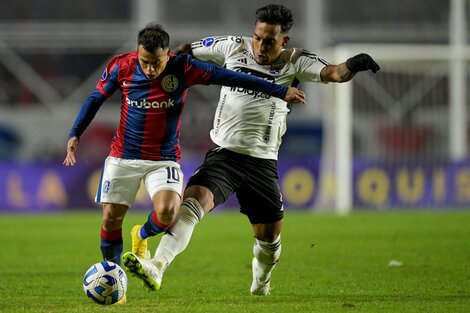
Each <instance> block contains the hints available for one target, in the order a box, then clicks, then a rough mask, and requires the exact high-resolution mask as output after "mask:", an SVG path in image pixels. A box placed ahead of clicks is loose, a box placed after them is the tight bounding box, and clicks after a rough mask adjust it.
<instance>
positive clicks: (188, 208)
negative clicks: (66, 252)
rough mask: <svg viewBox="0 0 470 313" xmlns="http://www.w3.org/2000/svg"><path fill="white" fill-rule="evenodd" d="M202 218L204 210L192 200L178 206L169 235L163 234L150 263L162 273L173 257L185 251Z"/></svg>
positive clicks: (189, 199)
mask: <svg viewBox="0 0 470 313" xmlns="http://www.w3.org/2000/svg"><path fill="white" fill-rule="evenodd" d="M203 216H204V210H203V209H202V206H201V205H200V204H199V202H198V201H197V200H196V199H194V198H188V199H185V200H184V201H183V202H182V203H181V206H180V209H179V212H178V216H177V218H176V222H175V223H174V224H173V226H172V227H171V228H170V229H169V231H170V233H171V234H164V235H163V237H162V239H161V241H160V244H159V245H158V247H157V251H156V252H155V256H154V257H153V259H152V261H153V263H154V264H155V265H156V266H157V268H158V269H159V270H160V271H161V272H162V274H163V272H164V271H165V270H166V268H167V267H168V265H170V263H171V262H173V260H174V259H175V257H176V256H177V255H178V254H180V253H181V252H183V251H184V249H186V247H187V246H188V244H189V240H190V239H191V235H192V233H193V230H194V227H196V225H197V223H199V221H200V220H201V219H202V217H203Z"/></svg>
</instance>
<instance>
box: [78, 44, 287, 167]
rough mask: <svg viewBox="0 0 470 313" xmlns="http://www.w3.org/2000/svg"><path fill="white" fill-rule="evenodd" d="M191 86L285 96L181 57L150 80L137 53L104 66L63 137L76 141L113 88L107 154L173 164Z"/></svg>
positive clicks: (240, 76)
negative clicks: (116, 113) (113, 125)
mask: <svg viewBox="0 0 470 313" xmlns="http://www.w3.org/2000/svg"><path fill="white" fill-rule="evenodd" d="M195 84H205V85H208V84H217V85H227V86H237V87H249V88H250V89H254V90H259V91H262V92H266V93H268V94H271V95H273V96H275V97H278V98H283V97H284V96H285V94H286V92H287V87H283V86H278V85H275V84H272V83H269V82H266V81H263V80H262V79H258V78H254V77H253V76H250V75H245V74H242V73H236V72H233V71H230V70H226V69H223V68H221V67H218V66H216V65H213V64H209V63H205V62H201V61H198V60H196V59H194V58H193V57H192V56H190V55H187V54H181V55H175V54H173V53H171V54H170V58H169V61H168V63H167V65H166V68H165V69H164V71H163V72H162V73H161V74H160V75H159V77H158V78H157V79H155V80H150V79H148V78H147V76H145V74H144V72H143V70H142V68H141V66H140V64H139V60H138V55H137V52H127V53H123V54H120V55H117V56H115V57H114V58H113V59H112V60H111V61H110V62H109V63H108V65H107V67H106V70H105V71H104V73H103V75H102V77H101V80H100V81H99V82H98V84H97V85H96V90H95V91H94V92H93V93H92V94H91V95H90V97H89V98H88V99H87V100H86V101H85V103H83V105H82V108H81V110H80V112H79V114H78V116H77V118H76V120H75V123H74V125H73V127H72V130H71V132H70V134H69V138H71V137H73V136H76V137H78V138H80V136H81V134H82V133H83V132H84V131H85V129H86V127H87V126H88V125H89V124H90V122H91V121H92V120H93V118H94V116H95V114H96V112H97V111H98V109H99V107H100V106H101V104H102V103H103V102H104V101H105V100H106V99H107V98H108V97H110V96H111V95H112V94H113V93H114V92H115V91H116V90H118V89H119V90H120V91H121V94H122V96H121V116H120V122H119V127H118V129H117V131H116V133H115V135H114V138H113V140H112V142H111V152H110V154H109V155H110V156H113V157H119V158H123V159H143V160H154V161H159V160H172V161H176V162H179V161H180V159H181V149H180V125H181V114H182V111H183V107H184V104H185V98H186V95H187V89H188V87H190V86H192V85H195Z"/></svg>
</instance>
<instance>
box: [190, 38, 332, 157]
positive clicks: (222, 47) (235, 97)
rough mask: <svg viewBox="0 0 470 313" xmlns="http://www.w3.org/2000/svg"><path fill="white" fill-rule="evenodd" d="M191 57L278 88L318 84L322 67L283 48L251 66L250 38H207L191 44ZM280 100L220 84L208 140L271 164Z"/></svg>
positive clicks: (282, 108) (282, 128) (283, 109)
mask: <svg viewBox="0 0 470 313" xmlns="http://www.w3.org/2000/svg"><path fill="white" fill-rule="evenodd" d="M191 48H192V51H193V55H194V56H195V57H196V58H198V59H200V60H203V61H210V62H213V63H216V64H218V65H220V66H222V65H225V67H226V68H228V69H230V70H233V71H237V72H243V73H247V74H250V75H254V76H257V77H260V78H263V79H265V80H268V81H270V82H273V83H276V84H279V85H283V86H297V84H298V83H299V81H300V82H302V81H306V82H321V79H320V71H321V70H322V68H323V67H324V66H326V65H327V64H328V63H326V62H325V61H324V60H322V59H320V58H319V57H318V56H317V55H315V54H313V53H310V52H308V51H306V50H303V49H298V48H291V49H284V50H282V52H281V56H280V57H279V58H278V60H277V61H276V62H275V63H273V64H270V65H260V64H258V63H256V61H255V59H254V55H253V48H252V38H249V37H240V36H223V37H207V38H205V39H202V40H200V41H196V42H193V43H192V45H191ZM289 111H290V109H289V108H288V105H287V103H286V102H285V101H283V100H282V99H278V98H275V97H271V96H269V95H267V94H265V93H261V92H257V91H253V90H248V89H244V88H237V87H227V86H223V87H222V89H221V92H220V99H219V103H218V106H217V110H216V112H215V117H214V126H213V129H212V130H211V132H210V136H211V139H212V141H213V142H214V143H215V144H217V145H218V146H221V147H223V148H226V149H228V150H232V151H235V152H238V153H242V154H246V155H250V156H253V157H257V158H262V159H274V160H277V155H278V151H279V147H280V145H281V141H282V136H283V135H284V133H285V132H286V129H287V126H286V118H287V114H288V113H289Z"/></svg>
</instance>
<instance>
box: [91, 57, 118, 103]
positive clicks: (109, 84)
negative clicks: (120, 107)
mask: <svg viewBox="0 0 470 313" xmlns="http://www.w3.org/2000/svg"><path fill="white" fill-rule="evenodd" d="M119 60H120V59H119V57H118V56H115V57H114V58H112V59H111V61H109V63H108V65H107V66H106V69H105V70H104V72H103V75H101V78H100V81H99V82H98V83H97V84H96V89H97V90H98V91H99V92H100V93H101V94H102V95H103V96H105V97H110V96H111V95H112V94H113V93H114V92H115V91H116V90H117V89H118V88H119V82H118V78H119V77H118V76H119Z"/></svg>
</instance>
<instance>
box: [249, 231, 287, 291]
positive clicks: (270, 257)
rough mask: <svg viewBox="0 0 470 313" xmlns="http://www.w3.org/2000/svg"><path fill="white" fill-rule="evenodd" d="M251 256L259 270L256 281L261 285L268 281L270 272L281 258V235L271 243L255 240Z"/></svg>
mask: <svg viewBox="0 0 470 313" xmlns="http://www.w3.org/2000/svg"><path fill="white" fill-rule="evenodd" d="M253 254H254V256H255V258H256V260H257V261H258V266H259V268H260V269H261V275H260V276H259V277H258V280H259V281H260V282H263V283H264V282H267V281H269V279H270V278H271V272H272V271H273V269H274V267H275V266H276V263H277V261H278V260H279V257H280V256H281V235H279V236H278V237H277V239H276V240H274V241H273V242H266V241H261V240H258V239H256V238H255V244H254V246H253Z"/></svg>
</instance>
